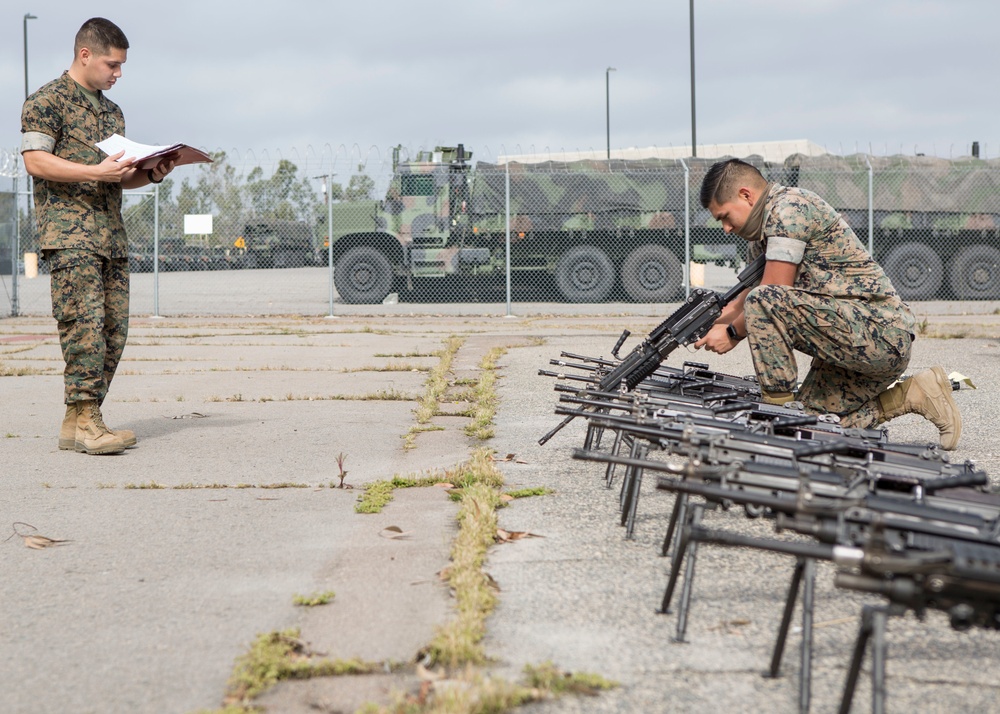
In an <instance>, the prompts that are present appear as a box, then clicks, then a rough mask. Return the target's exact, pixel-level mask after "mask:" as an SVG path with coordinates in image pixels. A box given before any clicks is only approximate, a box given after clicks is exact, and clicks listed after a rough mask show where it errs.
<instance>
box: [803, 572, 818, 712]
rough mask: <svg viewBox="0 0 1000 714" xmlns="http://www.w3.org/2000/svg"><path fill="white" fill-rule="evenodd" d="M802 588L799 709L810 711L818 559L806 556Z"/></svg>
mask: <svg viewBox="0 0 1000 714" xmlns="http://www.w3.org/2000/svg"><path fill="white" fill-rule="evenodd" d="M802 577H803V580H804V581H805V582H804V584H803V588H802V666H801V671H800V672H799V711H800V712H803V714H805V713H806V712H808V711H809V690H810V686H811V685H812V644H813V643H812V638H813V607H814V605H815V599H816V597H815V596H816V561H815V560H813V559H812V558H806V564H805V572H804V573H803V576H802Z"/></svg>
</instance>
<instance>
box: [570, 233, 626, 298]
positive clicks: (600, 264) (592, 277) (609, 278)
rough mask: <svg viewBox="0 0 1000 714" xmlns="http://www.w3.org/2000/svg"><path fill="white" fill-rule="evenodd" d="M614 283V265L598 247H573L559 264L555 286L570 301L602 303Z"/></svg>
mask: <svg viewBox="0 0 1000 714" xmlns="http://www.w3.org/2000/svg"><path fill="white" fill-rule="evenodd" d="M614 284H615V266H614V264H613V263H612V262H611V258H609V257H608V254H607V253H605V252H604V251H603V250H601V249H600V248H598V247H596V246H593V245H578V246H574V247H572V248H570V249H569V250H567V251H566V252H565V253H563V254H562V256H561V257H560V258H559V262H558V263H556V286H557V287H558V288H559V292H560V293H562V296H563V297H564V298H565V299H566V300H568V301H569V302H600V301H602V300H604V299H605V298H606V297H607V296H608V294H609V293H610V292H611V288H612V287H614Z"/></svg>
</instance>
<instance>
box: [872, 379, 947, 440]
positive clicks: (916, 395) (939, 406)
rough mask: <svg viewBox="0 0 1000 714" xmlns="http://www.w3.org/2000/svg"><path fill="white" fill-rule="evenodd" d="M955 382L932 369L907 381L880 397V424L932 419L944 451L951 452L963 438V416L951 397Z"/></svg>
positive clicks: (886, 391)
mask: <svg viewBox="0 0 1000 714" xmlns="http://www.w3.org/2000/svg"><path fill="white" fill-rule="evenodd" d="M951 392H952V387H951V380H950V379H948V375H946V374H945V373H944V370H943V369H941V368H940V367H932V368H931V369H928V370H925V371H923V372H921V373H920V374H917V375H914V376H912V377H909V378H908V379H904V380H903V381H902V382H900V383H898V384H896V385H894V386H892V387H890V388H889V389H887V390H885V391H884V392H882V393H881V394H880V395H878V402H879V406H880V407H881V409H882V418H881V420H880V421H889V420H890V419H895V418H896V417H898V416H902V415H903V414H919V415H920V416H922V417H924V418H925V419H929V420H930V421H931V422H932V423H933V424H934V426H936V427H937V428H938V431H939V432H940V433H941V448H942V449H944V450H945V451H951V450H952V449H954V448H955V447H956V446H958V439H959V437H961V436H962V414H961V412H959V411H958V405H957V404H955V400H954V399H952V397H951Z"/></svg>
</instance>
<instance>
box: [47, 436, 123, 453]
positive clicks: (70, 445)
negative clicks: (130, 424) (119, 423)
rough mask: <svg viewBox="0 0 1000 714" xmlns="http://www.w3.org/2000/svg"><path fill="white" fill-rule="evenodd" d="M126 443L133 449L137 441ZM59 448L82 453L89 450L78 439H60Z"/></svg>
mask: <svg viewBox="0 0 1000 714" xmlns="http://www.w3.org/2000/svg"><path fill="white" fill-rule="evenodd" d="M124 443H125V448H126V449H131V448H132V447H134V446H135V445H136V443H137V442H136V441H131V442H129V441H126V442H124ZM59 448H60V449H62V450H63V451H79V452H80V453H83V452H85V451H86V450H87V447H85V446H83V445H81V444H80V443H79V442H78V441H77V440H76V439H60V440H59Z"/></svg>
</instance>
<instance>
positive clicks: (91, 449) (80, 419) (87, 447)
mask: <svg viewBox="0 0 1000 714" xmlns="http://www.w3.org/2000/svg"><path fill="white" fill-rule="evenodd" d="M76 450H77V451H80V452H84V453H87V454H120V453H121V452H123V451H125V443H124V442H123V441H122V440H121V439H120V438H119V437H118V436H116V435H115V434H112V433H111V431H110V430H109V429H108V427H106V426H104V419H103V418H102V417H101V408H100V407H99V406H97V402H96V401H94V400H90V401H86V402H78V403H77V416H76Z"/></svg>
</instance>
